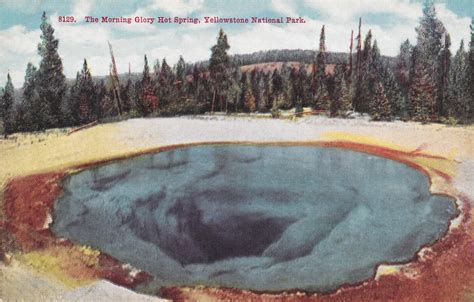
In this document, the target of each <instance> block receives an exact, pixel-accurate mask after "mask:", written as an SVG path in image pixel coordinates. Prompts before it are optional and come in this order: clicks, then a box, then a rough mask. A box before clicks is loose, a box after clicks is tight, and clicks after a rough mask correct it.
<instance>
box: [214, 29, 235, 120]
mask: <svg viewBox="0 0 474 302" xmlns="http://www.w3.org/2000/svg"><path fill="white" fill-rule="evenodd" d="M229 48H230V46H229V43H228V41H227V35H226V34H225V33H224V30H223V29H222V28H221V29H220V31H219V36H218V37H217V43H216V45H214V46H212V48H211V52H212V53H211V59H210V61H209V71H210V76H211V80H212V84H213V88H214V89H213V90H214V91H213V97H212V105H211V111H214V110H215V106H216V101H217V103H218V104H219V107H220V111H223V110H226V108H227V106H226V102H227V100H226V95H227V89H228V88H229V86H230V67H231V62H230V57H229V55H228V54H227V51H228V50H229Z"/></svg>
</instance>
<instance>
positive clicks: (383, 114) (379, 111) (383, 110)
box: [370, 82, 392, 121]
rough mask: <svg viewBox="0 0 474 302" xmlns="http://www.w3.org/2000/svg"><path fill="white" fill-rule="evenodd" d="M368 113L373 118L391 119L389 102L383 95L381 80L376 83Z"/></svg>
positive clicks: (376, 119) (377, 119) (378, 119)
mask: <svg viewBox="0 0 474 302" xmlns="http://www.w3.org/2000/svg"><path fill="white" fill-rule="evenodd" d="M370 115H371V117H372V119H373V120H375V121H380V120H386V121H388V120H390V119H391V115H392V112H391V106H390V102H389V100H388V98H387V96H386V95H385V90H384V88H383V85H382V83H381V82H378V83H377V84H376V88H375V95H374V99H373V100H372V102H371V105H370Z"/></svg>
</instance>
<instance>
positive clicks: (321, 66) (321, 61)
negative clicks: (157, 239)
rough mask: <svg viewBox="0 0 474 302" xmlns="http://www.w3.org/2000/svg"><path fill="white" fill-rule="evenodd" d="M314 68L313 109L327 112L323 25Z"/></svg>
mask: <svg viewBox="0 0 474 302" xmlns="http://www.w3.org/2000/svg"><path fill="white" fill-rule="evenodd" d="M315 64H316V68H315V69H314V72H315V74H314V75H313V79H314V80H313V81H314V83H313V97H314V100H315V102H314V105H313V107H314V108H315V109H319V110H329V102H328V87H327V83H326V81H327V78H326V34H325V28H324V25H323V27H322V28H321V34H320V37H319V52H318V55H317V56H316V63H315Z"/></svg>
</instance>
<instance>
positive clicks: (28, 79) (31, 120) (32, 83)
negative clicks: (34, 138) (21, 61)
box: [15, 63, 39, 131]
mask: <svg viewBox="0 0 474 302" xmlns="http://www.w3.org/2000/svg"><path fill="white" fill-rule="evenodd" d="M36 77H37V69H36V67H35V66H34V65H33V64H32V63H28V65H27V66H26V71H25V82H24V84H23V98H22V100H21V103H20V105H19V106H18V108H17V116H16V118H15V120H16V123H17V129H18V131H36V130H38V129H39V128H38V126H37V125H36V124H35V112H37V110H36V109H35V108H36V107H37V106H38V105H39V104H38V99H39V98H38V92H37V90H36Z"/></svg>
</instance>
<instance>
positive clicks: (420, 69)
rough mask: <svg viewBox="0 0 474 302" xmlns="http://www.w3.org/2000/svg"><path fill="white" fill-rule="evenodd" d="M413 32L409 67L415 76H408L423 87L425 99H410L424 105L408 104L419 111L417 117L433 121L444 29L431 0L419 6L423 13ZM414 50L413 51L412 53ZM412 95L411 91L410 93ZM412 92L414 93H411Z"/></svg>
mask: <svg viewBox="0 0 474 302" xmlns="http://www.w3.org/2000/svg"><path fill="white" fill-rule="evenodd" d="M416 32H417V44H416V46H415V50H416V60H414V61H413V62H414V65H413V66H412V68H413V70H414V71H416V72H415V73H413V75H414V76H415V77H416V74H418V75H419V76H418V78H413V79H412V83H411V84H412V85H415V84H421V83H423V86H424V87H425V88H426V89H427V87H429V89H427V90H426V91H425V97H426V99H425V100H424V101H423V102H421V103H420V102H419V101H420V100H410V103H411V104H415V103H416V104H417V106H422V107H424V108H411V110H414V111H415V112H417V113H416V114H420V112H423V114H422V116H423V117H421V119H422V120H425V118H427V117H428V118H429V120H431V121H436V120H438V118H439V114H440V104H441V103H443V102H444V100H443V95H444V93H440V91H439V89H438V88H439V86H440V84H441V83H442V82H443V76H444V75H443V70H442V65H443V62H444V60H442V57H441V55H442V53H443V51H442V50H443V37H445V34H446V29H445V28H444V26H443V24H442V23H441V21H439V20H438V18H437V16H436V10H435V7H434V3H433V0H426V1H425V3H424V7H423V16H422V18H421V20H420V25H419V26H418V27H417V28H416ZM415 50H414V51H413V54H412V56H413V55H415ZM420 75H421V78H420ZM425 88H421V87H417V88H412V89H415V90H425ZM412 95H413V93H412ZM415 95H416V93H415ZM415 119H420V117H419V116H415Z"/></svg>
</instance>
